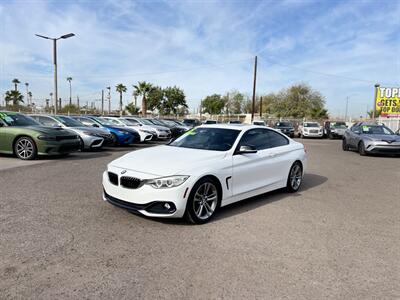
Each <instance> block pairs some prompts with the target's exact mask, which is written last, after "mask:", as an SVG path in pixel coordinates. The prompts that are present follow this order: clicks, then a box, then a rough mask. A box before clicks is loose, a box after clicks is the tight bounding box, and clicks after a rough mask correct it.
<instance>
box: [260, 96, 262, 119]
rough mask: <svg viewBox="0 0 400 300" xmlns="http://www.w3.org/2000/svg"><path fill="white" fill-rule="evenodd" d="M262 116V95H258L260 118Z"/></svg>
mask: <svg viewBox="0 0 400 300" xmlns="http://www.w3.org/2000/svg"><path fill="white" fill-rule="evenodd" d="M261 118H262V96H261V97H260V119H261Z"/></svg>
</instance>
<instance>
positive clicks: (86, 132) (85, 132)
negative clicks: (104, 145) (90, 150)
mask: <svg viewBox="0 0 400 300" xmlns="http://www.w3.org/2000/svg"><path fill="white" fill-rule="evenodd" d="M82 133H83V134H86V135H90V136H97V134H96V133H94V132H90V131H83V132H82Z"/></svg>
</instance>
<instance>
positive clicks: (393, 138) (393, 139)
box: [362, 134, 400, 142]
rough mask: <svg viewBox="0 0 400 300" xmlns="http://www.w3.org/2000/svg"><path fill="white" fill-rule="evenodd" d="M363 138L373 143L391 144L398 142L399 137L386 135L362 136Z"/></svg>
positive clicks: (399, 140)
mask: <svg viewBox="0 0 400 300" xmlns="http://www.w3.org/2000/svg"><path fill="white" fill-rule="evenodd" d="M362 136H363V137H364V138H368V139H370V140H374V141H391V142H400V136H398V135H395V134H393V135H387V134H363V135H362Z"/></svg>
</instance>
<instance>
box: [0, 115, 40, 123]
mask: <svg viewBox="0 0 400 300" xmlns="http://www.w3.org/2000/svg"><path fill="white" fill-rule="evenodd" d="M0 119H1V120H3V122H5V123H6V124H7V125H8V126H38V125H40V124H39V123H37V122H36V121H35V120H34V119H32V118H31V117H28V116H25V115H22V114H8V113H0Z"/></svg>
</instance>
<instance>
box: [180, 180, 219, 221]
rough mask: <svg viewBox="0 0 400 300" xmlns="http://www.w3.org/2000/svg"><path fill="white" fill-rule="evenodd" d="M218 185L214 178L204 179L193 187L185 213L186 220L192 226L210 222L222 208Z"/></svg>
mask: <svg viewBox="0 0 400 300" xmlns="http://www.w3.org/2000/svg"><path fill="white" fill-rule="evenodd" d="M218 186H219V185H218V183H217V182H215V180H214V179H212V178H208V177H205V178H202V179H200V180H199V181H198V182H196V184H195V185H194V186H193V188H192V190H191V192H190V194H189V197H188V200H187V203H186V211H185V219H186V220H187V221H188V222H190V223H192V224H205V223H207V222H208V221H210V220H211V219H212V218H213V216H214V215H215V212H216V211H217V209H218V208H219V206H220V198H221V195H220V191H219V188H218Z"/></svg>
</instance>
